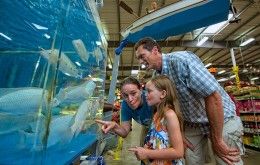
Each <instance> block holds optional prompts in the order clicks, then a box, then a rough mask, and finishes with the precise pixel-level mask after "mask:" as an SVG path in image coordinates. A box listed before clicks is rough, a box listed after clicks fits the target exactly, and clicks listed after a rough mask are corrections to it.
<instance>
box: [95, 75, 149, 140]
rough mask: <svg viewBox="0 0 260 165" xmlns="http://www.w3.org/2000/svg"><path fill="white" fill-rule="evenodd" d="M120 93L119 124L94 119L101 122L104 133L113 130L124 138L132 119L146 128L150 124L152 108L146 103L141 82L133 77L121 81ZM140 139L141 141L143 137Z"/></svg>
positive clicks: (129, 128) (129, 129)
mask: <svg viewBox="0 0 260 165" xmlns="http://www.w3.org/2000/svg"><path fill="white" fill-rule="evenodd" d="M121 95H122V98H123V102H122V104H121V125H119V124H117V123H116V122H113V121H103V120H96V122H97V123H99V124H102V131H103V132H104V133H108V132H109V131H113V132H114V133H116V134H117V135H119V136H121V137H123V138H125V137H127V135H128V133H129V132H130V131H131V123H132V119H134V120H135V121H136V122H137V123H139V124H141V125H143V126H145V127H146V128H148V127H149V126H150V123H151V120H152V109H151V107H150V106H148V105H147V102H146V99H145V94H144V92H143V91H142V87H141V84H140V83H139V81H138V80H137V79H135V78H133V77H127V78H125V79H124V80H123V81H122V83H121ZM143 134H145V133H143ZM141 140H142V141H143V138H141Z"/></svg>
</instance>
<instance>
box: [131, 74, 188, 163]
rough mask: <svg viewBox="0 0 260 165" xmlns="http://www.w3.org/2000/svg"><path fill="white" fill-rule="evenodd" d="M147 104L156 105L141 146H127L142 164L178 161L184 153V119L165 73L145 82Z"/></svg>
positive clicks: (173, 89)
mask: <svg viewBox="0 0 260 165" xmlns="http://www.w3.org/2000/svg"><path fill="white" fill-rule="evenodd" d="M146 90H147V96H146V100H147V103H148V105H150V106H155V108H156V112H155V114H154V117H153V122H152V125H151V128H150V130H149V132H148V134H147V136H146V138H145V145H144V147H135V148H130V149H129V150H130V151H133V152H134V153H135V155H136V157H137V159H139V160H142V164H150V165H159V164H160V165H181V164H183V162H182V160H181V158H183V155H184V147H183V140H182V129H183V126H182V125H183V119H182V116H181V113H180V109H179V104H178V100H177V98H176V92H175V88H174V87H173V85H172V82H171V80H170V79H169V78H168V77H167V76H164V75H160V76H156V77H154V78H152V79H151V80H150V81H148V82H147V84H146Z"/></svg>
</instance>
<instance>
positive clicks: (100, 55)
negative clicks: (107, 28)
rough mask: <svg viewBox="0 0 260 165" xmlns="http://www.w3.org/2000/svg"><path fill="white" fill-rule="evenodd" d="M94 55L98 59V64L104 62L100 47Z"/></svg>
mask: <svg viewBox="0 0 260 165" xmlns="http://www.w3.org/2000/svg"><path fill="white" fill-rule="evenodd" d="M93 55H94V57H95V58H96V62H97V64H99V62H100V61H102V60H103V54H102V51H101V48H100V47H96V48H95V49H94V51H93Z"/></svg>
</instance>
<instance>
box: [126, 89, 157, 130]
mask: <svg viewBox="0 0 260 165" xmlns="http://www.w3.org/2000/svg"><path fill="white" fill-rule="evenodd" d="M141 97H142V100H143V103H142V105H141V106H139V107H138V108H137V109H135V110H133V109H131V108H130V107H129V105H128V104H127V102H126V101H125V100H123V102H122V104H121V107H122V108H121V116H122V118H121V119H122V122H125V121H131V120H132V119H134V120H135V121H136V122H137V123H139V124H142V125H144V126H147V127H149V126H150V124H151V121H152V113H153V112H152V108H151V107H150V106H148V105H147V102H146V99H145V94H144V92H143V93H142V96H141Z"/></svg>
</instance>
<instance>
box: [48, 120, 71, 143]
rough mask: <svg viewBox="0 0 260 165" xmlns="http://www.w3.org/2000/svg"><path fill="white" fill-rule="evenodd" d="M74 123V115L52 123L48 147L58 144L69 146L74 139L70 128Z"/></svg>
mask: <svg viewBox="0 0 260 165" xmlns="http://www.w3.org/2000/svg"><path fill="white" fill-rule="evenodd" d="M72 122H73V115H65V116H58V117H55V118H53V120H52V121H51V123H50V133H49V136H48V142H47V147H51V146H53V145H57V144H68V143H70V142H71V140H72V139H73V134H72V133H71V129H70V126H71V124H72Z"/></svg>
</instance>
